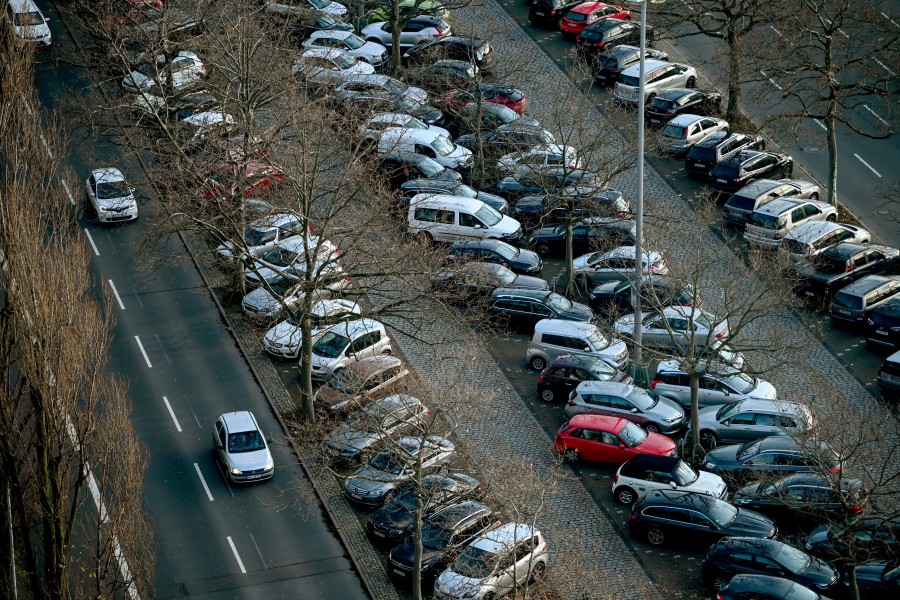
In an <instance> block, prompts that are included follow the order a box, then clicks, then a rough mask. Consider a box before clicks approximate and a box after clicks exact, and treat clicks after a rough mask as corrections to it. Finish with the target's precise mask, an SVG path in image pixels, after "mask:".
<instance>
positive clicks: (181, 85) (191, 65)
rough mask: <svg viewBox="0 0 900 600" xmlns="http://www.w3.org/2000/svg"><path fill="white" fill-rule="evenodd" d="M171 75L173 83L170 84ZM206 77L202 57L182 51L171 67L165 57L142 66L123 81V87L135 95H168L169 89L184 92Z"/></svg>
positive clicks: (175, 57) (159, 57) (173, 60)
mask: <svg viewBox="0 0 900 600" xmlns="http://www.w3.org/2000/svg"><path fill="white" fill-rule="evenodd" d="M151 58H152V57H151ZM170 73H171V76H172V81H171V82H169V74H170ZM204 77H206V65H204V64H203V61H201V60H200V57H199V56H197V55H196V54H195V53H194V52H191V51H189V50H181V51H180V52H178V54H176V55H175V56H174V57H173V58H172V64H171V65H166V57H165V56H164V55H160V56H157V57H156V58H155V60H151V61H150V62H146V63H144V64H142V65H140V66H139V67H138V68H136V69H135V70H134V71H132V72H131V73H130V74H128V75H126V76H125V78H124V79H122V87H123V88H124V89H125V91H126V92H131V93H133V94H139V93H144V92H152V93H154V94H156V95H160V94H162V95H166V93H167V91H168V90H169V89H171V90H174V91H176V92H178V91H181V90H184V89H186V88H189V87H190V86H192V85H196V84H197V83H199V82H200V80H201V79H203V78H204Z"/></svg>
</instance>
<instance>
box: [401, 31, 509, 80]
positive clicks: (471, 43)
mask: <svg viewBox="0 0 900 600" xmlns="http://www.w3.org/2000/svg"><path fill="white" fill-rule="evenodd" d="M442 58H450V59H453V60H464V61H467V62H470V63H474V64H475V65H476V66H477V67H478V68H479V69H481V70H482V71H490V70H491V67H493V66H494V64H495V63H496V62H497V57H496V52H494V51H493V49H492V48H491V44H490V42H487V41H485V40H480V39H478V38H474V37H469V36H463V35H448V36H447V37H443V38H440V39H437V40H434V41H432V42H425V43H422V44H417V45H415V46H413V47H412V48H410V49H409V50H407V51H406V52H405V53H404V54H403V61H404V62H405V63H406V64H409V65H420V64H425V63H430V62H433V61H435V60H440V59H442Z"/></svg>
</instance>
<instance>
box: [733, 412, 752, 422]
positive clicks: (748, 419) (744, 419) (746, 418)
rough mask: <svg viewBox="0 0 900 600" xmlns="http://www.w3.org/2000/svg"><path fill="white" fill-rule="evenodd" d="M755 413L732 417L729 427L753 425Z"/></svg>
mask: <svg viewBox="0 0 900 600" xmlns="http://www.w3.org/2000/svg"><path fill="white" fill-rule="evenodd" d="M753 417H754V415H753V413H739V414H736V415H734V416H733V417H731V419H730V420H729V421H728V424H729V425H753V422H754V418H753Z"/></svg>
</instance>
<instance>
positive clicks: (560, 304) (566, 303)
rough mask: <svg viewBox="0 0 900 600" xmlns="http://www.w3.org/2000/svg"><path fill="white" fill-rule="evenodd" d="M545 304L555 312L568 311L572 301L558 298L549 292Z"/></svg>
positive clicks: (558, 296) (554, 293) (555, 294)
mask: <svg viewBox="0 0 900 600" xmlns="http://www.w3.org/2000/svg"><path fill="white" fill-rule="evenodd" d="M547 304H549V305H550V306H552V307H553V308H555V309H556V310H569V309H571V308H572V301H571V300H569V299H568V298H564V297H562V296H560V295H559V294H557V293H556V292H551V293H550V294H548V295H547Z"/></svg>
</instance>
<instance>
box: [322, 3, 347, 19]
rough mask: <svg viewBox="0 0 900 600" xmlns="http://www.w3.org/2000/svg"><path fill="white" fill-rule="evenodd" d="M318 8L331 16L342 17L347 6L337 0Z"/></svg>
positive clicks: (345, 12)
mask: <svg viewBox="0 0 900 600" xmlns="http://www.w3.org/2000/svg"><path fill="white" fill-rule="evenodd" d="M318 10H321V11H322V12H323V13H325V14H326V15H329V16H332V17H343V16H345V15H346V14H347V7H346V6H344V5H343V4H338V3H337V2H329V3H328V4H327V5H326V6H325V8H322V9H318Z"/></svg>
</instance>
